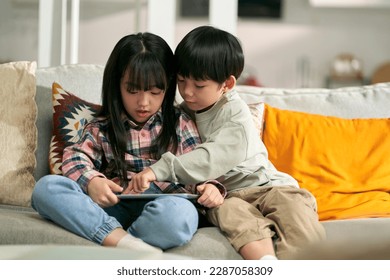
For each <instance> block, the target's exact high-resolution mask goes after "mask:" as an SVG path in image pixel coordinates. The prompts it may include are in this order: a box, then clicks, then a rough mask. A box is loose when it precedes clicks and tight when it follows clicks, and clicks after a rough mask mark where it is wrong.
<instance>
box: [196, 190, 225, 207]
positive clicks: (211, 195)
mask: <svg viewBox="0 0 390 280" xmlns="http://www.w3.org/2000/svg"><path fill="white" fill-rule="evenodd" d="M196 189H197V190H198V192H199V193H200V194H201V196H200V197H199V198H198V203H199V204H200V205H203V206H205V207H207V208H214V207H217V206H219V205H221V204H222V203H223V201H224V198H223V196H222V195H221V193H220V192H219V190H218V188H217V187H216V186H214V185H213V184H203V185H199V186H197V187H196Z"/></svg>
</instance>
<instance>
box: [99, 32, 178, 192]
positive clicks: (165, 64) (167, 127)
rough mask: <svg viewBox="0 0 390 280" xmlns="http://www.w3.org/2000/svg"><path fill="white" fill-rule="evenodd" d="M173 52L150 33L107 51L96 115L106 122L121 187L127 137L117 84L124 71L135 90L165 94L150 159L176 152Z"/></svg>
mask: <svg viewBox="0 0 390 280" xmlns="http://www.w3.org/2000/svg"><path fill="white" fill-rule="evenodd" d="M173 60H174V58H173V52H172V50H171V48H170V47H169V45H168V44H167V43H166V42H165V41H164V39H162V38H161V37H159V36H157V35H155V34H152V33H148V32H145V33H137V34H132V35H127V36H125V37H123V38H122V39H120V40H119V41H118V43H117V44H116V45H115V47H114V49H113V51H112V52H111V54H110V56H109V58H108V61H107V63H106V66H105V69H104V73H103V87H102V109H101V111H100V113H99V116H102V117H106V118H107V119H108V138H109V140H110V143H111V146H112V150H113V156H114V161H115V166H116V169H117V171H118V176H119V179H120V180H121V185H122V186H123V187H126V186H127V184H128V181H129V180H128V178H127V165H126V161H125V153H126V151H127V142H128V140H129V139H128V134H127V133H126V128H125V124H124V123H123V114H124V113H125V114H126V110H125V107H124V105H123V102H122V96H121V91H120V83H121V79H122V77H123V76H124V75H125V73H126V71H127V70H129V71H128V72H127V73H128V75H129V81H131V82H132V84H134V85H135V86H136V87H137V89H138V90H149V89H150V87H151V86H156V87H157V88H160V89H162V90H164V91H165V96H164V100H163V103H162V106H161V109H162V116H163V120H162V129H161V131H160V133H159V135H158V136H157V137H156V139H155V140H154V141H153V144H152V148H151V149H152V151H153V154H154V155H153V156H154V157H155V158H156V159H159V158H160V157H161V155H162V154H163V153H165V152H166V151H167V150H168V148H170V147H171V148H172V150H171V151H172V152H173V153H174V152H176V150H177V146H178V139H177V135H176V124H177V120H178V115H177V114H176V110H175V107H174V102H175V93H176V79H175V72H174V66H173Z"/></svg>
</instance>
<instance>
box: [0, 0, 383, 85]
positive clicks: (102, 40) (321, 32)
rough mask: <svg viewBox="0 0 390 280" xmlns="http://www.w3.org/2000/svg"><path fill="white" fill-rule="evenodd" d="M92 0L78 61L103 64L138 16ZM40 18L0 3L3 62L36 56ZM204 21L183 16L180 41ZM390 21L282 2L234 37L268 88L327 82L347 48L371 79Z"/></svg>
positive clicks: (299, 1)
mask: <svg viewBox="0 0 390 280" xmlns="http://www.w3.org/2000/svg"><path fill="white" fill-rule="evenodd" d="M81 2H82V3H83V0H81ZM87 2H88V1H87ZM91 2H93V1H89V3H83V4H82V7H81V11H80V16H81V22H80V50H79V62H80V63H98V64H104V63H105V62H106V60H107V57H108V55H109V53H110V52H111V50H112V47H113V46H114V44H115V43H116V42H117V41H118V39H119V38H120V37H122V36H123V35H125V34H127V33H132V32H135V31H136V25H135V14H134V12H133V11H132V10H131V9H130V8H128V7H130V5H129V6H127V4H126V3H125V1H119V2H118V3H116V4H115V5H106V4H104V3H102V1H98V3H96V2H95V3H92V4H91ZM221 12H222V11H221ZM146 16H147V15H146V12H145V9H143V11H142V13H141V21H140V23H139V29H140V30H145V29H146ZM37 18H38V5H37V4H34V1H33V0H29V1H26V0H25V1H22V0H2V1H0V61H8V60H36V58H37V36H38V35H37V30H38V19H37ZM161 24H164V17H163V15H162V16H161ZM201 24H207V19H181V18H178V19H177V25H176V26H175V28H176V43H177V42H179V40H180V39H181V38H182V37H183V36H184V35H185V34H186V33H187V32H188V31H190V30H191V29H192V28H194V27H196V26H198V25H201ZM389 26H390V8H338V9H334V8H313V7H311V6H310V5H309V1H307V0H285V1H284V9H283V17H282V19H280V20H266V19H254V20H243V19H239V23H238V26H237V36H238V37H239V38H240V40H241V42H242V44H243V47H244V51H245V55H246V61H247V69H246V72H250V73H251V74H254V75H255V76H256V77H257V78H258V80H259V81H260V82H261V84H263V85H264V86H268V87H300V86H303V85H306V86H312V87H322V86H324V85H325V79H326V76H327V75H328V73H329V68H330V65H331V62H332V60H333V59H334V57H335V56H336V55H338V54H340V53H342V52H348V53H352V54H354V55H355V56H357V57H358V58H359V59H361V61H362V63H363V67H364V68H363V70H364V74H365V76H366V77H367V78H369V77H370V76H371V75H372V73H373V71H374V70H375V69H376V68H377V67H378V66H379V65H380V64H381V63H383V62H385V61H390V32H389V31H388V27H389ZM302 62H305V63H306V64H305V65H306V67H307V68H308V69H309V74H308V75H307V76H302V75H300V71H299V69H300V68H299V66H300V65H301V64H302Z"/></svg>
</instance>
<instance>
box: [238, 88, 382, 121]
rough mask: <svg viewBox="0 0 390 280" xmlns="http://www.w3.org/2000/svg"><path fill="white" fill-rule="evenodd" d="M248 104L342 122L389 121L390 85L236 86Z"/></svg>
mask: <svg viewBox="0 0 390 280" xmlns="http://www.w3.org/2000/svg"><path fill="white" fill-rule="evenodd" d="M236 89H237V90H238V92H239V93H240V96H241V97H242V98H243V99H244V100H245V101H246V102H247V103H248V104H249V103H255V102H265V103H268V104H269V105H271V106H274V107H277V108H280V109H286V110H294V111H300V112H306V113H312V114H320V115H326V116H335V117H341V118H348V119H351V118H389V117H390V110H389V108H390V83H380V84H375V85H367V86H360V87H344V88H338V89H323V88H317V89H316V88H304V89H281V88H260V87H253V86H237V87H236Z"/></svg>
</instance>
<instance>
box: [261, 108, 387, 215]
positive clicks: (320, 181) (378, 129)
mask: <svg viewBox="0 0 390 280" xmlns="http://www.w3.org/2000/svg"><path fill="white" fill-rule="evenodd" d="M264 126H265V128H264V134H263V141H264V144H265V145H266V147H267V149H268V152H269V159H270V161H271V162H272V163H273V164H274V165H275V167H276V168H277V169H278V170H280V171H283V172H286V173H288V174H290V175H291V176H293V177H294V178H295V179H296V180H297V181H298V182H299V184H300V187H301V188H305V189H307V190H309V191H310V192H311V193H312V194H313V195H314V196H315V197H316V199H317V203H318V214H319V217H320V220H333V219H347V218H363V217H386V216H390V120H389V119H342V118H338V117H329V116H322V115H315V114H308V113H301V112H294V111H289V110H281V109H277V108H273V107H271V106H269V105H266V110H265V124H264Z"/></svg>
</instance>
